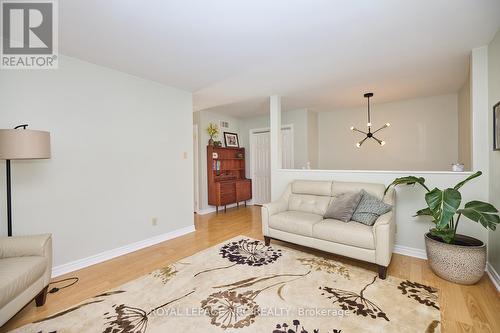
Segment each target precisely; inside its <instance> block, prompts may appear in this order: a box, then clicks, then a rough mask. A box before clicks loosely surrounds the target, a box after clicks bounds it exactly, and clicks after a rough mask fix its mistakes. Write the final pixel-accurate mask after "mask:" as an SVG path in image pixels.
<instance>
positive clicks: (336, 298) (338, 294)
mask: <svg viewBox="0 0 500 333" xmlns="http://www.w3.org/2000/svg"><path fill="white" fill-rule="evenodd" d="M376 280H377V276H375V277H374V278H373V281H372V282H370V283H368V284H367V285H366V286H365V287H364V288H363V289H361V291H360V292H359V294H358V293H356V292H353V291H349V290H342V289H335V288H330V287H321V288H320V289H321V290H323V291H325V292H324V293H322V294H321V295H324V296H326V297H327V298H329V299H331V300H333V304H338V305H339V306H340V308H341V309H342V310H349V311H352V312H353V313H354V314H356V315H358V316H363V317H369V318H372V319H377V318H383V319H385V320H387V321H389V318H387V315H386V313H385V312H384V311H382V309H381V308H380V307H379V306H378V305H376V304H375V303H373V302H372V301H370V300H369V299H367V298H366V297H365V296H364V295H363V293H364V292H365V291H366V289H367V288H368V287H369V286H371V285H372V284H373V283H375V281H376Z"/></svg>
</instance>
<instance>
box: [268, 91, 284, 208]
mask: <svg viewBox="0 0 500 333" xmlns="http://www.w3.org/2000/svg"><path fill="white" fill-rule="evenodd" d="M269 114H270V117H271V121H270V129H271V134H270V135H271V199H272V200H276V199H277V198H278V197H279V195H280V194H279V193H275V192H276V191H275V188H274V186H273V178H274V174H275V173H276V171H277V170H278V169H281V142H280V136H281V96H278V95H272V96H271V97H270V103H269Z"/></svg>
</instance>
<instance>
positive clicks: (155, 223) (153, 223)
mask: <svg viewBox="0 0 500 333" xmlns="http://www.w3.org/2000/svg"><path fill="white" fill-rule="evenodd" d="M157 224H158V219H157V218H156V217H153V218H152V219H151V225H157Z"/></svg>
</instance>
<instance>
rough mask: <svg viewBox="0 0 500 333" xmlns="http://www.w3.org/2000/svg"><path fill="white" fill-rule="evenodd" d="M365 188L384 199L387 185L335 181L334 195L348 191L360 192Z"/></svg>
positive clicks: (333, 186) (333, 185)
mask: <svg viewBox="0 0 500 333" xmlns="http://www.w3.org/2000/svg"><path fill="white" fill-rule="evenodd" d="M361 190H365V191H366V192H368V193H370V194H371V195H374V196H375V197H377V198H379V199H380V200H382V199H384V192H385V186H384V185H383V184H375V183H354V182H333V184H332V196H334V197H335V196H337V195H340V194H342V193H346V192H359V191H361Z"/></svg>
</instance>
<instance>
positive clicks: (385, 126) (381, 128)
mask: <svg viewBox="0 0 500 333" xmlns="http://www.w3.org/2000/svg"><path fill="white" fill-rule="evenodd" d="M387 127H389V126H387V125H384V126H382V127H380V128H379V129H378V130H376V131H375V132H373V134H375V133H377V132H379V131H381V130H383V129H384V128H387Z"/></svg>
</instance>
